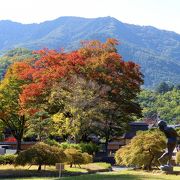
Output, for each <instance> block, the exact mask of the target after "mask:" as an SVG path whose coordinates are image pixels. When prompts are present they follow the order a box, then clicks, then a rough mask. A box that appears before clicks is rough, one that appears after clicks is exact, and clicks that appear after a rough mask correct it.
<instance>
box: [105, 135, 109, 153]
mask: <svg viewBox="0 0 180 180" xmlns="http://www.w3.org/2000/svg"><path fill="white" fill-rule="evenodd" d="M108 142H109V136H106V141H105V152H106V155H108Z"/></svg>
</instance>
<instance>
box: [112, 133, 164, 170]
mask: <svg viewBox="0 0 180 180" xmlns="http://www.w3.org/2000/svg"><path fill="white" fill-rule="evenodd" d="M165 147H166V143H165V137H164V135H163V134H162V133H161V132H160V131H159V130H155V131H144V132H139V133H138V134H137V135H136V136H135V137H134V138H133V139H132V140H131V142H130V143H129V144H128V145H126V146H124V147H122V148H120V149H119V150H118V151H116V153H115V160H116V164H119V165H126V166H135V167H139V168H143V169H148V170H151V169H152V166H157V165H159V163H158V161H157V159H158V158H159V157H160V155H161V153H162V152H163V149H164V148H165Z"/></svg>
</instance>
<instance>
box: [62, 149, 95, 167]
mask: <svg viewBox="0 0 180 180" xmlns="http://www.w3.org/2000/svg"><path fill="white" fill-rule="evenodd" d="M64 152H65V154H66V156H67V162H68V164H70V167H72V165H73V164H74V165H75V166H76V164H78V165H79V166H80V164H87V163H90V162H92V156H91V155H89V154H88V153H81V151H80V150H78V149H73V148H71V149H66V150H65V151H64Z"/></svg>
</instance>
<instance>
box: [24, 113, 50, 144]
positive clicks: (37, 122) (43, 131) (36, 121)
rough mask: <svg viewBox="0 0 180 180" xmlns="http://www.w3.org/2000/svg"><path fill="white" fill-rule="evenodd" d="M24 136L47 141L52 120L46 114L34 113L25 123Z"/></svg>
mask: <svg viewBox="0 0 180 180" xmlns="http://www.w3.org/2000/svg"><path fill="white" fill-rule="evenodd" d="M27 126H28V128H27V131H26V133H25V134H26V136H28V135H29V136H37V140H38V141H42V140H45V139H48V137H49V134H50V131H51V129H52V128H51V127H52V120H51V118H50V116H49V114H48V113H47V112H43V111H41V112H36V113H35V114H33V115H32V116H31V118H29V120H28V122H27Z"/></svg>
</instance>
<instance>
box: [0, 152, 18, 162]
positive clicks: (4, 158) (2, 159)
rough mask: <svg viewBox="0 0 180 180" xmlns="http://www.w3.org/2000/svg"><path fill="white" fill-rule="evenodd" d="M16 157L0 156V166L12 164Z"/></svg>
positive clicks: (11, 155)
mask: <svg viewBox="0 0 180 180" xmlns="http://www.w3.org/2000/svg"><path fill="white" fill-rule="evenodd" d="M16 157H17V155H14V154H5V155H0V164H1V165H5V164H14V162H15V160H16Z"/></svg>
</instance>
